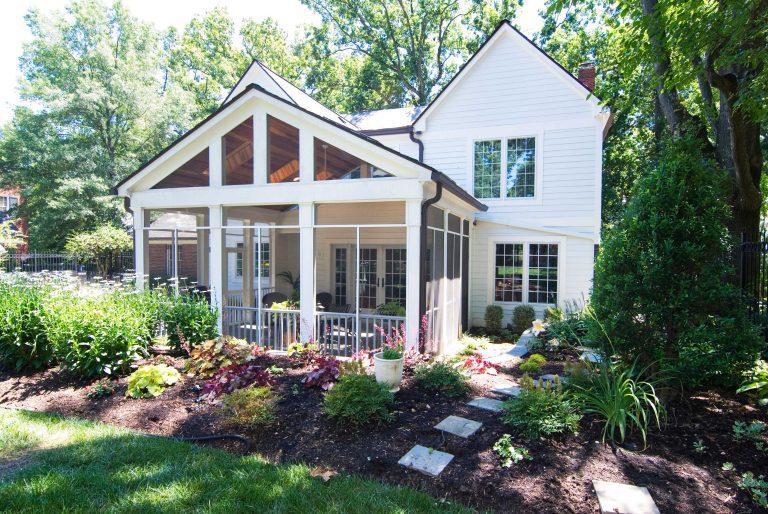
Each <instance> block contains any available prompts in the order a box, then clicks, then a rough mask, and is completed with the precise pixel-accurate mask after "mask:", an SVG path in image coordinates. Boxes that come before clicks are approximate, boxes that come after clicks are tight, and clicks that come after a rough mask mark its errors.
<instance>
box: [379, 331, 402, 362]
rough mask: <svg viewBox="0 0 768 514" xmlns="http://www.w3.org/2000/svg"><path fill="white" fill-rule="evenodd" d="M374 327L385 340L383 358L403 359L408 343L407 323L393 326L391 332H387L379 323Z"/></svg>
mask: <svg viewBox="0 0 768 514" xmlns="http://www.w3.org/2000/svg"><path fill="white" fill-rule="evenodd" d="M373 328H375V329H376V331H377V332H378V333H379V335H380V336H381V339H382V340H383V342H384V344H383V345H382V347H381V352H380V353H381V358H382V359H386V360H397V359H401V358H402V357H403V350H404V348H405V343H406V333H405V323H400V326H399V327H398V326H394V327H392V331H391V333H387V332H386V331H385V330H384V329H383V328H381V327H380V326H378V325H373Z"/></svg>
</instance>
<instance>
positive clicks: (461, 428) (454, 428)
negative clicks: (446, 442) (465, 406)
mask: <svg viewBox="0 0 768 514" xmlns="http://www.w3.org/2000/svg"><path fill="white" fill-rule="evenodd" d="M481 426H483V424H482V423H480V422H479V421H473V420H471V419H466V418H461V417H459V416H448V417H447V418H445V419H444V420H443V421H441V422H440V423H438V424H437V425H435V428H436V429H438V430H442V431H443V432H448V433H449V434H453V435H457V436H459V437H463V438H464V439H466V438H468V437H469V436H471V435H472V434H474V433H475V432H477V431H478V429H479V428H480V427H481Z"/></svg>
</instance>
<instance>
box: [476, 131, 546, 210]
mask: <svg viewBox="0 0 768 514" xmlns="http://www.w3.org/2000/svg"><path fill="white" fill-rule="evenodd" d="M515 139H533V142H534V146H535V151H536V154H535V157H534V170H535V171H534V186H533V188H534V193H533V196H532V197H514V196H507V185H508V184H507V163H508V162H509V161H508V158H509V155H508V154H509V151H508V150H509V148H508V146H509V141H513V140H515ZM486 141H500V142H501V169H500V180H499V196H498V197H481V196H477V195H476V192H475V186H476V183H475V148H476V144H477V143H482V142H486ZM543 142H544V134H543V132H542V131H539V132H533V133H531V132H521V133H519V134H511V135H505V136H499V137H481V138H473V139H471V140H470V141H469V148H468V152H469V159H468V162H469V172H468V176H469V183H470V184H472V194H473V195H475V196H476V197H477V198H478V199H480V200H482V201H483V202H486V201H488V202H490V203H491V204H493V203H495V202H512V203H514V204H516V205H525V204H540V203H541V201H542V186H543V167H544V158H543V155H544V145H543Z"/></svg>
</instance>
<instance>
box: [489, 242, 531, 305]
mask: <svg viewBox="0 0 768 514" xmlns="http://www.w3.org/2000/svg"><path fill="white" fill-rule="evenodd" d="M531 248H533V246H531ZM495 268H496V273H495V285H494V299H495V300H496V301H497V302H521V301H523V245H522V244H497V245H496V266H495Z"/></svg>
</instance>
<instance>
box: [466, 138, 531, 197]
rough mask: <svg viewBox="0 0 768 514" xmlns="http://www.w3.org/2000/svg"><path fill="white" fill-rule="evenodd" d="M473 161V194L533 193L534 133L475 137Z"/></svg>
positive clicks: (479, 195)
mask: <svg viewBox="0 0 768 514" xmlns="http://www.w3.org/2000/svg"><path fill="white" fill-rule="evenodd" d="M473 164H474V195H475V197H477V198H502V199H503V198H533V197H535V196H536V138H535V137H523V138H509V139H492V140H488V141H476V142H475V147H474V160H473ZM502 170H504V173H502Z"/></svg>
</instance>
